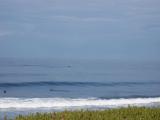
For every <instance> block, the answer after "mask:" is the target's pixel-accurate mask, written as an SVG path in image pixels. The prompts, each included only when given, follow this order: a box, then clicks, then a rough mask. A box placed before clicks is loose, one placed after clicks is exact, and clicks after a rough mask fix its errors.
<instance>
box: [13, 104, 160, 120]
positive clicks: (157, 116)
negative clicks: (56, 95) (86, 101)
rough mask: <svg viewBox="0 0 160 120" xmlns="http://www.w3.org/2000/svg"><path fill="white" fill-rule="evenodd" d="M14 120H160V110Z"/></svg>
mask: <svg viewBox="0 0 160 120" xmlns="http://www.w3.org/2000/svg"><path fill="white" fill-rule="evenodd" d="M14 120H160V108H145V107H140V108H138V107H128V108H119V109H109V110H103V111H100V110H97V111H89V110H81V111H64V112H55V113H36V114H30V115H27V116H23V115H19V116H17V117H16V118H15V119H14Z"/></svg>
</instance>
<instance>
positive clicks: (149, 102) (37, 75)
mask: <svg viewBox="0 0 160 120" xmlns="http://www.w3.org/2000/svg"><path fill="white" fill-rule="evenodd" d="M128 105H131V106H154V107H159V105H160V62H158V61H131V60H130V61H127V60H124V61H122V60H70V59H18V58H0V116H1V118H3V117H4V115H9V116H14V115H17V114H28V113H31V112H46V111H47V112H50V111H63V110H66V109H68V110H76V109H93V110H94V109H108V108H117V107H127V106H128Z"/></svg>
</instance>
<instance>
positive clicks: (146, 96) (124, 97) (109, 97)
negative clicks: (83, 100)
mask: <svg viewBox="0 0 160 120" xmlns="http://www.w3.org/2000/svg"><path fill="white" fill-rule="evenodd" d="M159 96H160V95H127V96H122V95H121V96H102V97H98V98H99V99H130V98H157V97H159Z"/></svg>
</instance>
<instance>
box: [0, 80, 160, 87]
mask: <svg viewBox="0 0 160 120" xmlns="http://www.w3.org/2000/svg"><path fill="white" fill-rule="evenodd" d="M157 84H160V82H158V81H157V82H152V81H151V82H149V81H148V82H58V81H40V82H22V83H0V87H23V86H44V85H51V86H131V85H157Z"/></svg>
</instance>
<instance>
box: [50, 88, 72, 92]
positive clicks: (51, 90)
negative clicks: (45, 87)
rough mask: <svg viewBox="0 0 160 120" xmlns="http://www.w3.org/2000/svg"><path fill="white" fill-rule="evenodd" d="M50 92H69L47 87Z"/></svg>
mask: <svg viewBox="0 0 160 120" xmlns="http://www.w3.org/2000/svg"><path fill="white" fill-rule="evenodd" d="M49 91H50V92H70V91H69V90H57V89H52V88H51V89H49Z"/></svg>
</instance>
